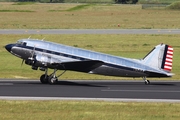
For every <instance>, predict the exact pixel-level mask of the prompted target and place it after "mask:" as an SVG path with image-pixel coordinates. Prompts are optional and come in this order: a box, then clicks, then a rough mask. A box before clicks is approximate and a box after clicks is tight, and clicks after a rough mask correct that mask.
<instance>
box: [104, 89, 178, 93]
mask: <svg viewBox="0 0 180 120" xmlns="http://www.w3.org/2000/svg"><path fill="white" fill-rule="evenodd" d="M101 91H102V92H148V93H149V92H162V93H167V92H170V93H180V91H163V90H101Z"/></svg>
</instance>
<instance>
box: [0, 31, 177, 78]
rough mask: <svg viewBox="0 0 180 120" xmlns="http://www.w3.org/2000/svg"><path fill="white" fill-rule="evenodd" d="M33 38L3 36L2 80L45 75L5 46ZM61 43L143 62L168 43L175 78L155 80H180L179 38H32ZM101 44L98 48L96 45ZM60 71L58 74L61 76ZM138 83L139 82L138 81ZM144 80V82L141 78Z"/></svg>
mask: <svg viewBox="0 0 180 120" xmlns="http://www.w3.org/2000/svg"><path fill="white" fill-rule="evenodd" d="M29 36H30V35H24V34H23V35H0V38H1V45H0V58H1V62H0V66H1V67H0V72H1V74H0V78H26V79H30V78H32V79H39V76H40V75H41V74H43V72H41V71H33V70H31V67H30V66H27V65H23V66H21V59H19V58H17V57H15V56H12V55H11V54H10V53H8V52H7V51H6V50H5V49H4V48H3V46H5V45H6V44H8V43H15V42H16V40H18V39H21V38H28V37H29ZM44 37H45V38H46V40H49V41H53V42H57V43H62V44H66V45H70V46H75V47H79V48H84V49H89V50H94V51H98V52H103V53H107V54H112V55H117V56H123V57H129V58H136V59H141V58H143V57H144V56H145V55H146V54H147V53H148V52H149V51H150V50H151V49H152V48H153V47H154V46H156V45H158V44H160V43H166V44H169V45H171V46H173V47H174V58H173V71H172V72H173V73H175V74H176V75H175V76H173V77H172V78H167V79H165V78H161V79H160V78H155V80H172V79H175V80H176V79H180V69H179V68H180V64H179V59H180V56H179V52H180V45H179V37H180V35H88V34H84V35H31V38H37V39H42V38H44ZM97 43H98V44H97ZM60 72H61V71H59V73H60ZM60 79H107V80H111V79H132V78H121V77H108V76H100V75H90V74H85V73H78V72H70V71H68V72H66V73H65V74H64V75H63V76H61V77H60ZM137 79H138V78H137ZM139 79H141V78H139Z"/></svg>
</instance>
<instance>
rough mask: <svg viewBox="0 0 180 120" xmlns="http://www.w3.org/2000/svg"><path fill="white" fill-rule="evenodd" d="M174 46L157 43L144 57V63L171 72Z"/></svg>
mask: <svg viewBox="0 0 180 120" xmlns="http://www.w3.org/2000/svg"><path fill="white" fill-rule="evenodd" d="M172 60H173V48H172V47H171V46H169V45H166V44H160V45H157V46H156V47H155V48H154V49H153V50H152V51H151V52H149V53H148V54H147V55H146V56H145V57H144V58H143V60H142V61H143V63H144V64H146V65H148V66H150V67H153V68H156V69H161V70H165V71H167V72H170V71H171V70H172Z"/></svg>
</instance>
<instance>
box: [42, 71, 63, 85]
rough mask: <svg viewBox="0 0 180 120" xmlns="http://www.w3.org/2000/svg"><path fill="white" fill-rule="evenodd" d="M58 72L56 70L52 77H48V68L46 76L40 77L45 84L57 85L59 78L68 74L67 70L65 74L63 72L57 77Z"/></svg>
mask: <svg viewBox="0 0 180 120" xmlns="http://www.w3.org/2000/svg"><path fill="white" fill-rule="evenodd" d="M56 72H57V69H54V72H53V73H52V74H51V75H49V76H48V75H47V74H48V68H46V69H45V74H43V75H41V77H40V81H41V83H43V84H47V83H49V84H51V85H53V84H56V83H57V82H58V77H60V76H61V75H62V74H64V73H65V72H66V70H65V71H64V72H62V73H61V74H60V75H58V76H56Z"/></svg>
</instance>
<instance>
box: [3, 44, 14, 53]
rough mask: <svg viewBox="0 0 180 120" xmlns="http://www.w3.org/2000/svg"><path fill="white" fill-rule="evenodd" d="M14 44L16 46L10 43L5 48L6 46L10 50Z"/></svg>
mask: <svg viewBox="0 0 180 120" xmlns="http://www.w3.org/2000/svg"><path fill="white" fill-rule="evenodd" d="M13 46H14V44H8V45H6V46H5V48H6V50H7V51H9V52H10V51H11V49H12V47H13Z"/></svg>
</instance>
